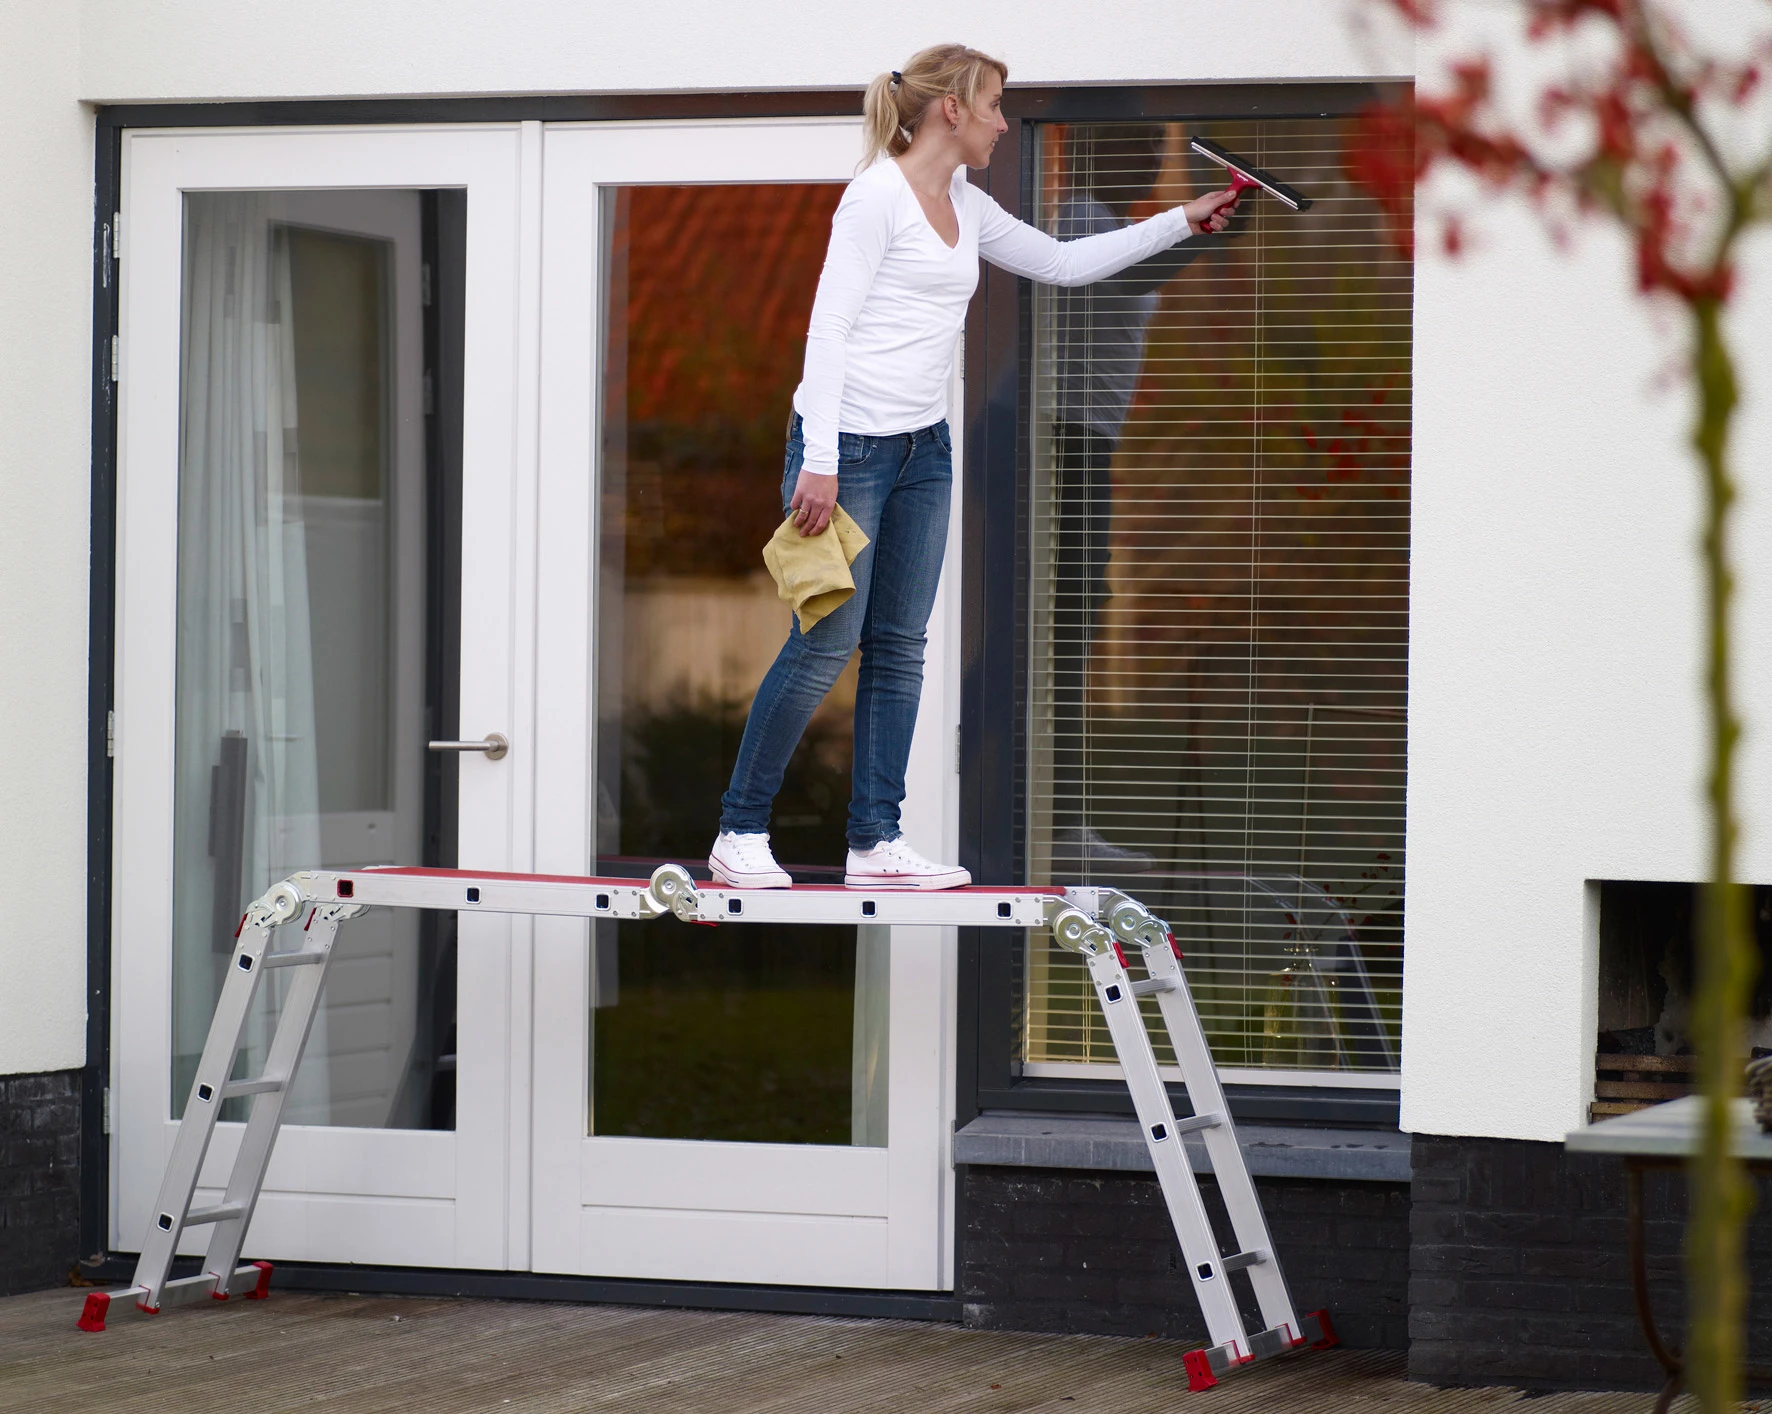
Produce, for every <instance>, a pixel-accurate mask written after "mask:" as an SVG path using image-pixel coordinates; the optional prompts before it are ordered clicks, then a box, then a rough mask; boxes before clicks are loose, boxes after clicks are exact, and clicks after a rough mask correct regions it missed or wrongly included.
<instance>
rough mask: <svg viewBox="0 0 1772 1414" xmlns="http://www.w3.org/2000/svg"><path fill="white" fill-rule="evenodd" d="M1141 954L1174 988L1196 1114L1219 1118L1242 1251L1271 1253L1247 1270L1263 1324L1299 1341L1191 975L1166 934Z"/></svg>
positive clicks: (1181, 1057)
mask: <svg viewBox="0 0 1772 1414" xmlns="http://www.w3.org/2000/svg"><path fill="white" fill-rule="evenodd" d="M1141 951H1142V952H1143V955H1144V965H1145V970H1146V971H1147V972H1148V973H1149V975H1150V976H1151V977H1153V978H1157V979H1160V980H1162V981H1165V982H1168V983H1169V984H1170V985H1169V986H1167V987H1165V988H1164V989H1163V990H1162V991H1160V992H1158V993H1157V1006H1158V1008H1159V1009H1160V1011H1161V1012H1162V1016H1163V1025H1164V1027H1165V1028H1166V1029H1167V1031H1168V1032H1169V1044H1170V1045H1171V1046H1173V1047H1174V1049H1175V1058H1176V1060H1177V1061H1178V1062H1179V1063H1180V1065H1181V1076H1182V1080H1183V1081H1184V1082H1185V1083H1186V1085H1187V1093H1188V1098H1189V1100H1191V1101H1192V1103H1193V1107H1194V1113H1195V1114H1196V1115H1205V1114H1216V1115H1217V1116H1219V1123H1217V1124H1215V1125H1212V1126H1210V1127H1208V1128H1206V1129H1204V1130H1202V1131H1201V1133H1200V1137H1201V1139H1202V1140H1203V1141H1204V1143H1205V1146H1206V1156H1207V1158H1208V1159H1209V1160H1210V1161H1211V1163H1212V1172H1213V1176H1214V1177H1215V1178H1216V1179H1217V1180H1218V1191H1219V1193H1220V1195H1222V1197H1223V1198H1224V1206H1225V1210H1226V1211H1227V1212H1228V1213H1229V1214H1230V1220H1231V1228H1232V1230H1233V1231H1234V1232H1235V1233H1236V1238H1237V1248H1238V1250H1239V1251H1240V1252H1261V1253H1263V1254H1264V1255H1265V1260H1264V1261H1260V1262H1256V1263H1253V1264H1251V1265H1250V1266H1247V1267H1245V1268H1244V1269H1243V1271H1244V1275H1246V1276H1247V1277H1248V1279H1249V1284H1250V1285H1251V1286H1252V1287H1254V1289H1255V1299H1256V1301H1257V1303H1258V1304H1259V1305H1260V1307H1261V1318H1262V1321H1263V1322H1264V1323H1265V1325H1266V1326H1267V1328H1268V1329H1270V1330H1273V1329H1277V1328H1279V1327H1282V1326H1283V1327H1285V1328H1286V1329H1287V1330H1288V1331H1289V1332H1290V1333H1291V1339H1293V1340H1297V1339H1299V1337H1300V1336H1301V1335H1302V1334H1303V1331H1302V1328H1301V1327H1300V1325H1299V1321H1298V1312H1297V1308H1296V1307H1294V1306H1293V1304H1292V1294H1291V1292H1290V1291H1289V1290H1288V1289H1287V1286H1286V1277H1285V1273H1284V1272H1283V1271H1282V1270H1281V1268H1280V1261H1279V1257H1278V1255H1277V1254H1276V1253H1275V1251H1274V1243H1273V1238H1272V1237H1271V1236H1270V1235H1269V1233H1268V1227H1267V1217H1266V1215H1265V1214H1264V1213H1263V1212H1262V1209H1261V1198H1260V1195H1258V1194H1257V1193H1256V1191H1255V1181H1254V1180H1253V1179H1252V1178H1250V1176H1249V1166H1248V1164H1247V1163H1246V1162H1245V1160H1244V1158H1243V1148H1242V1145H1241V1144H1240V1143H1238V1141H1237V1128H1236V1125H1235V1124H1234V1123H1233V1122H1232V1120H1231V1112H1230V1106H1229V1105H1228V1104H1227V1103H1226V1101H1225V1096H1224V1086H1223V1085H1222V1084H1221V1083H1220V1082H1219V1079H1218V1069H1217V1067H1216V1066H1215V1065H1214V1064H1213V1061H1212V1051H1211V1048H1210V1047H1209V1046H1208V1045H1207V1044H1206V1032H1205V1029H1204V1028H1203V1027H1202V1026H1201V1024H1200V1013H1199V1010H1198V1008H1197V1007H1195V1005H1194V996H1193V993H1192V992H1191V991H1190V990H1189V989H1188V984H1187V973H1186V971H1185V970H1184V969H1183V967H1182V965H1181V959H1180V958H1179V957H1178V956H1177V955H1176V951H1175V948H1174V946H1173V944H1172V942H1171V941H1170V939H1169V937H1168V936H1167V935H1166V934H1165V936H1164V937H1162V938H1161V939H1157V940H1147V941H1144V942H1143V943H1142V944H1141Z"/></svg>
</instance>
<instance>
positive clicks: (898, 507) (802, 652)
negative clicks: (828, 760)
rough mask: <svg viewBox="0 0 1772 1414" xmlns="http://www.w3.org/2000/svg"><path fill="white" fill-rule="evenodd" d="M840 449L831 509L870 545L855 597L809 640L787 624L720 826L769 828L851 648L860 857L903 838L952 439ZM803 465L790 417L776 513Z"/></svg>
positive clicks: (939, 429) (936, 430) (944, 432)
mask: <svg viewBox="0 0 1772 1414" xmlns="http://www.w3.org/2000/svg"><path fill="white" fill-rule="evenodd" d="M837 440H838V446H837V502H838V504H839V505H841V506H842V507H843V509H844V510H845V511H847V512H848V513H849V514H850V516H851V517H852V518H853V519H854V520H855V522H856V524H857V525H859V526H860V527H861V528H862V530H863V531H864V532H866V534H867V537H868V542H869V543H868V547H867V548H866V549H865V550H863V551H862V552H861V553H860V554H859V555H857V556H856V557H855V562H854V563H853V564H852V565H850V567H849V572H850V574H852V575H853V576H854V578H855V593H854V595H853V596H852V597H851V598H850V600H849V602H848V603H846V604H844V605H843V607H842V608H840V609H838V610H837V611H836V612H835V613H833V614H830V615H829V616H827V617H825V618H822V619H820V620H819V621H818V622H817V623H816V624H814V625H813V627H812V632H810V633H801V632H800V628H799V624H798V623H797V622H796V623H795V624H793V625H792V626H790V627H789V629H788V641H787V642H786V643H785V644H783V645H782V649H781V652H780V653H779V654H777V655H776V659H775V663H774V665H773V666H772V667H771V668H770V669H769V672H768V673H767V675H765V677H764V678H763V685H762V686H761V687H759V688H758V689H757V696H756V698H755V699H754V700H753V701H752V703H751V715H750V718H749V720H747V721H746V722H745V728H744V739H743V740H742V741H741V742H740V743H739V747H738V760H737V762H735V763H734V765H733V767H732V784H731V785H730V786H729V787H728V788H727V791H726V794H725V795H724V796H723V797H721V800H720V828H721V829H722V830H733V831H737V832H739V833H741V834H751V833H755V832H757V831H761V830H767V829H768V828H769V807H770V806H771V805H772V804H773V803H774V801H775V794H776V792H777V791H779V790H780V789H781V778H782V774H783V772H785V771H786V770H787V765H788V758H789V757H790V756H792V755H793V754H794V748H795V747H796V746H798V745H799V744H800V737H801V735H802V734H803V733H804V732H805V730H806V724H807V723H808V722H810V721H811V720H812V714H813V712H814V711H816V710H817V708H818V704H819V703H821V702H823V701H824V699H825V694H827V693H828V692H829V691H830V690H831V686H832V684H834V683H835V682H836V681H837V675H838V674H839V673H841V672H842V671H843V666H844V664H846V663H847V662H848V661H849V655H850V654H851V653H852V652H854V651H855V648H856V646H857V645H858V644H859V645H860V647H861V677H860V681H859V682H858V683H857V684H856V691H855V774H854V781H853V785H852V787H851V792H850V801H849V830H848V834H849V844H850V847H851V848H852V849H857V850H866V849H872V848H873V847H874V846H875V845H876V844H878V843H880V841H882V840H890V839H896V838H898V835H899V826H898V808H899V806H900V805H901V804H902V803H903V802H904V771H905V763H906V762H907V761H908V760H909V759H910V754H911V732H912V730H913V729H914V728H915V727H916V725H917V703H918V701H919V699H920V698H921V697H922V693H923V645H924V643H925V642H926V641H927V636H926V632H925V631H926V630H927V628H928V627H929V612H930V610H931V609H932V608H934V606H935V586H936V584H937V583H938V582H939V581H940V579H941V562H942V557H943V555H944V553H945V552H946V549H947V538H948V500H949V497H950V494H951V492H952V490H953V482H954V468H953V440H952V438H951V436H950V435H949V433H948V425H947V423H946V422H938V423H936V424H935V425H934V426H932V427H924V428H920V429H918V430H917V431H915V432H904V433H900V434H898V435H896V436H892V437H865V436H862V435H861V434H859V433H854V432H844V433H841V434H840V435H839V437H838V439H837ZM805 458H806V443H805V441H804V435H803V432H802V429H801V424H800V415H799V414H798V413H795V414H794V416H793V419H792V420H791V421H790V422H789V423H788V450H787V466H786V468H785V470H784V472H783V474H782V481H781V503H782V511H783V513H784V514H785V513H786V511H787V508H788V503H789V502H790V501H791V500H793V496H794V485H795V483H796V482H797V481H798V480H799V479H800V467H801V464H802V463H803V462H804V461H805ZM824 533H825V534H827V535H828V534H830V532H829V531H828V530H827V531H826V532H824Z"/></svg>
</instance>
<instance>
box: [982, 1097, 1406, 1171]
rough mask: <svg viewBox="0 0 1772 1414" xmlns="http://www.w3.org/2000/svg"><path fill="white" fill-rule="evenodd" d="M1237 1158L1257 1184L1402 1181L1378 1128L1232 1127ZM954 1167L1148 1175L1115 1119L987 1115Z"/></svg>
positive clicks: (1402, 1145)
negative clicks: (1238, 1150)
mask: <svg viewBox="0 0 1772 1414" xmlns="http://www.w3.org/2000/svg"><path fill="white" fill-rule="evenodd" d="M1237 1138H1238V1140H1239V1141H1240V1142H1241V1143H1242V1146H1243V1158H1244V1161H1245V1162H1246V1163H1247V1164H1248V1166H1249V1172H1250V1173H1251V1174H1252V1175H1254V1176H1255V1177H1256V1178H1325V1179H1340V1180H1344V1181H1346V1180H1365V1181H1368V1182H1373V1183H1407V1182H1408V1181H1409V1136H1408V1135H1407V1134H1403V1133H1401V1132H1399V1131H1397V1130H1394V1129H1391V1130H1384V1129H1304V1128H1296V1127H1293V1126H1289V1125H1276V1124H1239V1125H1238V1126H1237ZM1184 1142H1185V1143H1186V1144H1187V1148H1188V1156H1189V1158H1191V1159H1192V1160H1193V1165H1194V1172H1196V1173H1207V1172H1210V1169H1209V1168H1208V1166H1207V1163H1206V1146H1205V1144H1204V1142H1203V1141H1202V1140H1201V1138H1200V1136H1199V1135H1198V1134H1189V1135H1187V1136H1186V1138H1185V1141H1184ZM954 1162H955V1163H956V1164H981V1165H992V1166H999V1167H1006V1168H1053V1169H1120V1170H1133V1171H1138V1170H1142V1171H1143V1172H1145V1173H1150V1172H1151V1171H1152V1166H1151V1156H1150V1151H1149V1150H1147V1149H1146V1148H1145V1145H1144V1139H1143V1137H1142V1136H1141V1135H1140V1133H1139V1130H1138V1122H1137V1121H1136V1120H1134V1119H1130V1118H1122V1117H1118V1116H1085V1115H1030V1114H1005V1113H1001V1112H994V1113H992V1112H987V1113H985V1114H982V1115H980V1116H979V1117H978V1118H977V1119H975V1120H973V1121H972V1122H971V1123H969V1124H967V1125H965V1126H964V1127H963V1128H961V1129H959V1130H958V1131H956V1132H955V1134H954Z"/></svg>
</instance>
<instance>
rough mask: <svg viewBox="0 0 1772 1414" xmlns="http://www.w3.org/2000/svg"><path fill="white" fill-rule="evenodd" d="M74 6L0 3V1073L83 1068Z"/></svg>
mask: <svg viewBox="0 0 1772 1414" xmlns="http://www.w3.org/2000/svg"><path fill="white" fill-rule="evenodd" d="M79 36H80V30H79V16H78V13H77V12H76V11H75V10H74V9H73V7H71V6H67V7H64V6H60V5H54V4H48V5H45V4H8V5H5V6H0V193H3V194H4V201H5V205H6V215H5V219H4V220H3V221H0V743H4V746H3V747H0V861H4V867H5V877H6V890H5V908H4V910H0V1075H5V1074H13V1073H18V1072H21V1071H26V1072H28V1071H40V1070H62V1069H66V1068H69V1067H72V1066H78V1065H81V1064H84V1062H85V1057H86V997H85V985H84V984H85V979H86V671H87V654H86V600H87V592H86V588H87V550H88V543H89V540H90V535H89V529H88V521H87V504H88V501H89V499H90V496H89V487H90V484H91V459H90V457H89V455H88V442H89V438H88V433H87V428H88V425H89V420H90V417H91V412H90V408H91V402H90V396H89V393H88V388H89V386H90V384H89V383H88V376H89V374H88V370H89V369H90V367H91V362H90V360H91V348H92V317H91V298H90V294H89V291H90V289H91V284H92V119H91V114H90V113H89V112H88V111H87V110H85V109H83V108H82V107H81V106H80V104H79V102H78V101H77V98H78V94H79V82H80V78H79V64H80V48H79Z"/></svg>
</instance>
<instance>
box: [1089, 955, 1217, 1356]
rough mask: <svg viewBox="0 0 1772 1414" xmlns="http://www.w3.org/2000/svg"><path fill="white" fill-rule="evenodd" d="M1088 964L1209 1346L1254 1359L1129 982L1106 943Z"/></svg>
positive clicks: (1118, 959)
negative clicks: (1207, 1335) (1196, 1300)
mask: <svg viewBox="0 0 1772 1414" xmlns="http://www.w3.org/2000/svg"><path fill="white" fill-rule="evenodd" d="M1083 960H1084V961H1085V962H1086V963H1087V964H1088V967H1089V977H1090V980H1091V981H1093V982H1094V984H1095V995H1096V1000H1097V1001H1098V1002H1099V1003H1100V1004H1101V1012H1102V1016H1103V1017H1104V1018H1105V1019H1106V1021H1107V1026H1108V1034H1109V1035H1110V1036H1111V1037H1112V1038H1113V1042H1114V1050H1115V1051H1116V1052H1117V1053H1118V1054H1119V1058H1120V1068H1121V1070H1122V1071H1123V1072H1124V1073H1125V1076H1126V1088H1127V1089H1128V1090H1129V1091H1130V1092H1131V1094H1132V1107H1133V1109H1134V1110H1135V1111H1137V1114H1138V1123H1139V1126H1140V1128H1141V1129H1142V1130H1143V1132H1144V1142H1145V1147H1146V1148H1148V1149H1149V1150H1150V1155H1151V1162H1152V1165H1153V1166H1154V1167H1155V1169H1156V1172H1157V1182H1158V1184H1159V1185H1160V1186H1161V1188H1162V1190H1163V1200H1164V1202H1165V1204H1166V1205H1167V1206H1168V1209H1169V1218H1170V1221H1171V1222H1172V1223H1173V1224H1174V1227H1175V1235H1176V1237H1177V1239H1178V1240H1179V1241H1180V1243H1181V1250H1182V1256H1183V1258H1184V1260H1185V1261H1186V1262H1187V1269H1188V1279H1189V1281H1191V1282H1192V1283H1193V1287H1194V1295H1195V1297H1196V1298H1197V1299H1198V1301H1199V1303H1200V1311H1201V1314H1202V1315H1204V1316H1205V1318H1206V1329H1207V1331H1208V1332H1209V1333H1210V1334H1211V1337H1212V1344H1213V1345H1214V1346H1220V1347H1223V1346H1229V1347H1231V1349H1232V1350H1233V1351H1234V1352H1235V1354H1234V1357H1233V1358H1243V1357H1246V1356H1248V1355H1249V1354H1250V1353H1251V1352H1250V1345H1249V1337H1248V1334H1247V1332H1246V1331H1245V1329H1244V1326H1243V1315H1242V1312H1241V1311H1240V1310H1238V1308H1237V1299H1236V1293H1235V1291H1233V1290H1232V1288H1231V1284H1230V1279H1229V1276H1228V1274H1227V1273H1226V1272H1225V1271H1224V1269H1223V1259H1222V1258H1221V1257H1220V1256H1219V1252H1218V1239H1217V1237H1215V1236H1214V1235H1213V1232H1212V1222H1211V1219H1210V1218H1209V1217H1208V1216H1207V1214H1206V1204H1205V1202H1204V1200H1203V1199H1202V1198H1201V1196H1200V1186H1199V1183H1198V1181H1197V1180H1196V1179H1195V1178H1194V1170H1193V1165H1192V1164H1191V1163H1190V1162H1189V1161H1188V1154H1187V1148H1186V1146H1185V1144H1184V1143H1183V1141H1182V1138H1181V1135H1180V1134H1179V1133H1177V1132H1176V1124H1175V1111H1174V1110H1173V1109H1171V1108H1170V1105H1169V1094H1168V1091H1167V1090H1165V1089H1164V1088H1163V1080H1162V1077H1161V1075H1159V1074H1158V1071H1157V1056H1156V1052H1155V1051H1154V1050H1152V1048H1151V1038H1150V1032H1149V1031H1148V1030H1147V1029H1146V1027H1145V1022H1144V1017H1143V1015H1142V1014H1141V1013H1140V1011H1139V1009H1138V1000H1137V998H1136V997H1135V996H1134V995H1133V993H1132V979H1131V978H1130V977H1129V976H1128V975H1127V972H1126V968H1125V966H1124V965H1123V963H1122V962H1121V961H1120V957H1119V955H1118V952H1117V950H1116V948H1114V947H1113V946H1111V945H1107V944H1106V943H1105V939H1104V945H1103V946H1102V947H1101V948H1100V950H1099V951H1097V952H1095V953H1093V954H1090V953H1085V954H1084V955H1083Z"/></svg>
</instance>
